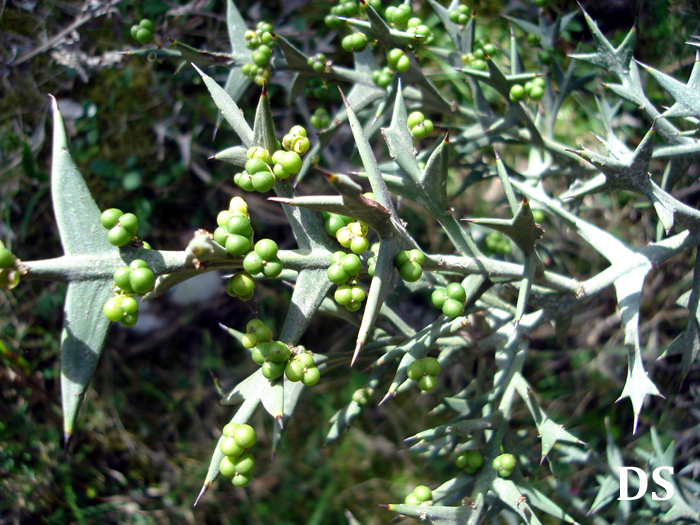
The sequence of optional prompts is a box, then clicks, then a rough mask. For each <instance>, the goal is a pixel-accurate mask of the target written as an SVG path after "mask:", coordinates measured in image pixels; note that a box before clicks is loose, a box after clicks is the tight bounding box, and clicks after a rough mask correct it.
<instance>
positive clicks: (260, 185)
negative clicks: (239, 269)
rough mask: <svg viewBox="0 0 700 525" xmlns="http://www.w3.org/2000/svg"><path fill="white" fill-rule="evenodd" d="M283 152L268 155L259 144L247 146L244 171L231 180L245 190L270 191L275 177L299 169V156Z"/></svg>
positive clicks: (289, 174)
mask: <svg viewBox="0 0 700 525" xmlns="http://www.w3.org/2000/svg"><path fill="white" fill-rule="evenodd" d="M285 154H286V153H285V152H284V151H282V150H278V151H276V152H275V154H274V155H270V152H269V151H267V150H266V149H264V148H262V147H260V146H255V147H252V148H248V151H246V158H247V159H248V160H247V161H246V163H245V171H242V172H240V173H236V174H235V175H234V176H233V182H234V183H235V184H236V185H237V186H239V187H240V188H241V189H243V190H245V191H257V192H259V193H265V192H267V191H270V190H271V189H272V188H273V187H274V185H275V182H276V181H277V179H286V178H288V177H291V176H292V175H293V174H294V173H299V170H300V169H301V157H299V155H298V154H293V155H292V156H288V157H285ZM271 164H272V166H271ZM278 165H279V167H278ZM294 170H296V171H294ZM246 251H248V250H246ZM244 253H245V252H244Z"/></svg>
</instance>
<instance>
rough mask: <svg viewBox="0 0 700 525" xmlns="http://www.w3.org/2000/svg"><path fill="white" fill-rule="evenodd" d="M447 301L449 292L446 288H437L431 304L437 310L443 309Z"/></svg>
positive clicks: (431, 296) (431, 298)
mask: <svg viewBox="0 0 700 525" xmlns="http://www.w3.org/2000/svg"><path fill="white" fill-rule="evenodd" d="M445 299H447V292H446V290H445V289H444V288H436V289H435V290H433V293H432V294H431V295H430V302H431V303H432V305H433V306H434V307H435V308H442V307H443V305H444V304H445Z"/></svg>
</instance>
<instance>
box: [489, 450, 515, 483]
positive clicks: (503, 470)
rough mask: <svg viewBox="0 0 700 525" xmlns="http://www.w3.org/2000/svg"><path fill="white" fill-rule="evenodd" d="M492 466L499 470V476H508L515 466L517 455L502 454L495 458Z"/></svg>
mask: <svg viewBox="0 0 700 525" xmlns="http://www.w3.org/2000/svg"><path fill="white" fill-rule="evenodd" d="M491 466H492V467H493V469H494V470H496V471H498V475H499V476H501V477H502V478H507V477H508V476H510V474H511V472H513V469H514V468H515V457H513V454H501V455H500V456H498V457H497V458H495V459H494V460H493V462H492V463H491Z"/></svg>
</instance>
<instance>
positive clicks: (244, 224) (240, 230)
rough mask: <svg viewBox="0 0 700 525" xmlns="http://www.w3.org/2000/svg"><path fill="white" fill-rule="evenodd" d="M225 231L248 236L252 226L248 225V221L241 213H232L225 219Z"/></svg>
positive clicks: (251, 231)
mask: <svg viewBox="0 0 700 525" xmlns="http://www.w3.org/2000/svg"><path fill="white" fill-rule="evenodd" d="M226 231H227V232H228V233H229V234H235V235H240V236H242V237H246V238H248V237H250V234H251V233H253V228H252V227H251V225H250V221H249V220H248V219H247V218H246V217H244V216H242V215H234V216H232V217H231V218H230V219H229V220H228V221H226Z"/></svg>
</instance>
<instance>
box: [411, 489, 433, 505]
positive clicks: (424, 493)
mask: <svg viewBox="0 0 700 525" xmlns="http://www.w3.org/2000/svg"><path fill="white" fill-rule="evenodd" d="M413 494H415V495H416V498H418V501H420V502H421V503H423V502H424V501H430V500H431V499H433V493H432V492H431V490H430V489H429V488H428V487H426V486H425V485H418V486H417V487H416V488H415V489H413Z"/></svg>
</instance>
